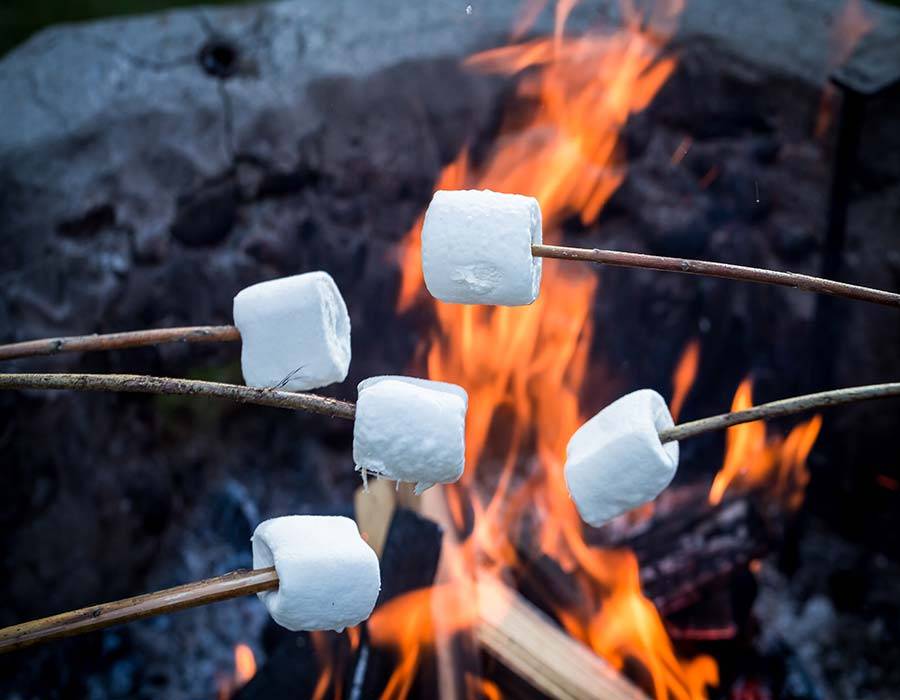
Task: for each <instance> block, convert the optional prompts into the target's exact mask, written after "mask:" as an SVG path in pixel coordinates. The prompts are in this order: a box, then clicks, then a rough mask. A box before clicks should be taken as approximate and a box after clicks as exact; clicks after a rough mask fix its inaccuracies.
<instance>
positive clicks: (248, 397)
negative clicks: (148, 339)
mask: <svg viewBox="0 0 900 700" xmlns="http://www.w3.org/2000/svg"><path fill="white" fill-rule="evenodd" d="M3 389H62V390H72V391H124V392H133V393H138V394H170V395H175V396H204V397H208V398H216V399H227V400H229V401H237V402H238V403H249V404H257V405H259V406H274V407H275V408H287V409H292V410H299V411H309V412H310V413H320V414H322V415H325V416H331V417H333V418H344V419H346V420H353V418H354V417H355V416H356V406H354V405H353V404H352V403H349V402H347V401H339V400H338V399H329V398H327V397H325V396H317V395H315V394H300V393H295V392H292V391H279V390H276V389H257V388H255V387H250V386H242V385H240V384H223V383H221V382H204V381H199V380H196V379H175V378H172V377H149V376H145V375H142V374H56V373H47V374H0V390H3Z"/></svg>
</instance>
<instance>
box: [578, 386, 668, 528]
mask: <svg viewBox="0 0 900 700" xmlns="http://www.w3.org/2000/svg"><path fill="white" fill-rule="evenodd" d="M673 424H674V421H673V420H672V415H671V414H670V413H669V409H668V407H667V406H666V402H665V401H664V400H663V398H662V396H660V395H659V394H657V393H656V392H655V391H653V390H652V389H641V390H639V391H635V392H632V393H630V394H626V395H625V396H623V397H622V398H620V399H618V400H616V401H614V402H613V403H611V404H610V405H609V406H607V407H606V408H604V409H603V410H602V411H600V413H598V414H597V415H595V416H594V417H593V418H591V419H590V420H589V421H588V422H587V423H585V424H584V425H582V426H581V427H580V428H579V429H578V430H577V431H575V434H574V435H573V436H572V438H571V439H570V440H569V444H568V446H567V448H566V467H565V476H566V484H567V485H568V488H569V495H570V496H571V497H572V500H573V501H575V505H576V507H577V508H578V513H579V514H580V515H581V518H582V519H583V520H584V521H586V522H587V523H589V524H590V525H593V526H594V527H599V526H600V525H602V524H603V523H605V522H607V521H609V520H611V519H612V518H614V517H616V516H617V515H621V514H622V513H624V512H626V511H628V510H631V509H632V508H635V507H636V506H639V505H641V504H643V503H646V502H647V501H651V500H653V499H654V498H656V497H657V496H658V495H659V494H660V493H661V492H662V490H663V489H664V488H666V486H668V485H669V483H670V482H671V481H672V478H673V477H674V476H675V471H676V469H677V468H678V443H677V442H667V443H666V444H662V443H661V442H660V440H659V432H660V431H661V430H664V429H666V428H670V427H672V425H673Z"/></svg>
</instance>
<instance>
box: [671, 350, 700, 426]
mask: <svg viewBox="0 0 900 700" xmlns="http://www.w3.org/2000/svg"><path fill="white" fill-rule="evenodd" d="M699 367H700V341H699V340H696V339H694V340H692V341H691V342H689V343H688V344H687V345H686V346H685V348H684V352H682V353H681V359H679V360H678V366H677V367H676V368H675V374H674V375H673V377H672V388H673V389H674V391H673V392H672V405H671V406H669V411H670V413H671V414H672V418H674V419H675V420H676V421H677V420H678V416H679V415H680V414H681V409H682V407H683V406H684V400H685V399H686V398H687V395H688V392H690V390H691V387H693V386H694V380H695V379H696V378H697V370H698V369H699Z"/></svg>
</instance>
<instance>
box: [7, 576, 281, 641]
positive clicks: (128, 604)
mask: <svg viewBox="0 0 900 700" xmlns="http://www.w3.org/2000/svg"><path fill="white" fill-rule="evenodd" d="M276 588H278V574H276V573H275V567H269V568H267V569H252V570H240V571H232V572H230V573H227V574H223V575H222V576H216V577H215V578H208V579H205V580H203V581H194V582H192V583H186V584H184V585H183V586H176V587H174V588H167V589H165V590H163V591H156V592H155V593H145V594H144V595H139V596H135V597H133V598H125V599H123V600H117V601H114V602H112V603H101V604H100V605H92V606H90V607H87V608H81V609H79V610H70V611H69V612H64V613H60V614H59V615H52V616H50V617H44V618H41V619H40V620H32V621H30V622H23V623H21V624H18V625H12V626H11V627H4V628H3V629H0V654H5V653H7V652H10V651H16V650H18V649H24V648H25V647H29V646H31V645H32V644H39V643H41V642H48V641H50V640H51V639H61V638H63V637H71V636H74V635H76V634H84V633H86V632H93V631H95V630H100V629H104V628H106V627H112V626H113V625H121V624H124V623H126V622H133V621H134V620H140V619H142V618H145V617H152V616H153V615H163V614H165V613H172V612H178V611H179V610H186V609H187V608H195V607H197V606H200V605H208V604H209V603H218V602H219V601H222V600H228V599H230V598H239V597H241V596H245V595H252V594H253V593H259V592H260V591H270V590H274V589H276Z"/></svg>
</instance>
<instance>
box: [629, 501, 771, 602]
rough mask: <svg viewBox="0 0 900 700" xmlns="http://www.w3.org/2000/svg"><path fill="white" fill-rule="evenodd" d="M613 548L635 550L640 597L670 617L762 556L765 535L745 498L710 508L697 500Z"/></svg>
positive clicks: (704, 596)
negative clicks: (645, 597) (639, 573)
mask: <svg viewBox="0 0 900 700" xmlns="http://www.w3.org/2000/svg"><path fill="white" fill-rule="evenodd" d="M618 544H621V545H622V546H626V547H630V548H631V549H633V550H634V552H635V554H636V555H637V557H638V560H639V561H640V562H641V586H642V588H643V590H644V593H645V594H646V595H647V597H649V598H650V599H651V600H652V601H653V602H654V604H655V605H656V607H657V609H658V610H659V612H660V613H661V614H662V615H670V614H673V613H676V612H680V611H682V610H684V609H686V608H688V607H690V606H692V605H696V604H697V603H700V602H703V601H704V600H705V599H706V596H707V595H708V594H709V592H710V591H711V590H714V589H716V588H719V587H721V586H722V585H723V584H724V583H725V582H726V581H727V580H728V578H729V577H730V576H731V574H732V573H733V572H735V571H736V570H739V569H743V568H746V567H747V566H748V565H749V563H750V562H751V561H752V560H753V559H757V558H759V557H761V556H763V555H765V553H766V552H767V550H768V537H767V534H766V530H765V526H764V524H763V522H762V519H761V518H760V516H759V514H758V513H757V512H756V510H755V509H754V507H753V506H752V504H751V503H750V501H749V500H748V499H745V498H742V499H739V500H734V501H728V502H725V503H723V504H720V505H718V506H713V507H710V506H709V505H708V504H707V502H706V500H705V499H697V500H695V501H694V503H693V504H692V505H690V506H687V507H684V508H680V509H677V510H675V511H673V512H672V513H670V514H667V515H665V516H663V517H660V518H658V519H657V520H656V521H655V522H654V523H653V524H652V525H651V527H650V528H649V529H648V530H646V531H644V532H642V533H641V534H639V535H637V536H635V537H633V538H629V539H626V540H623V541H621V542H619V543H618Z"/></svg>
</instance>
